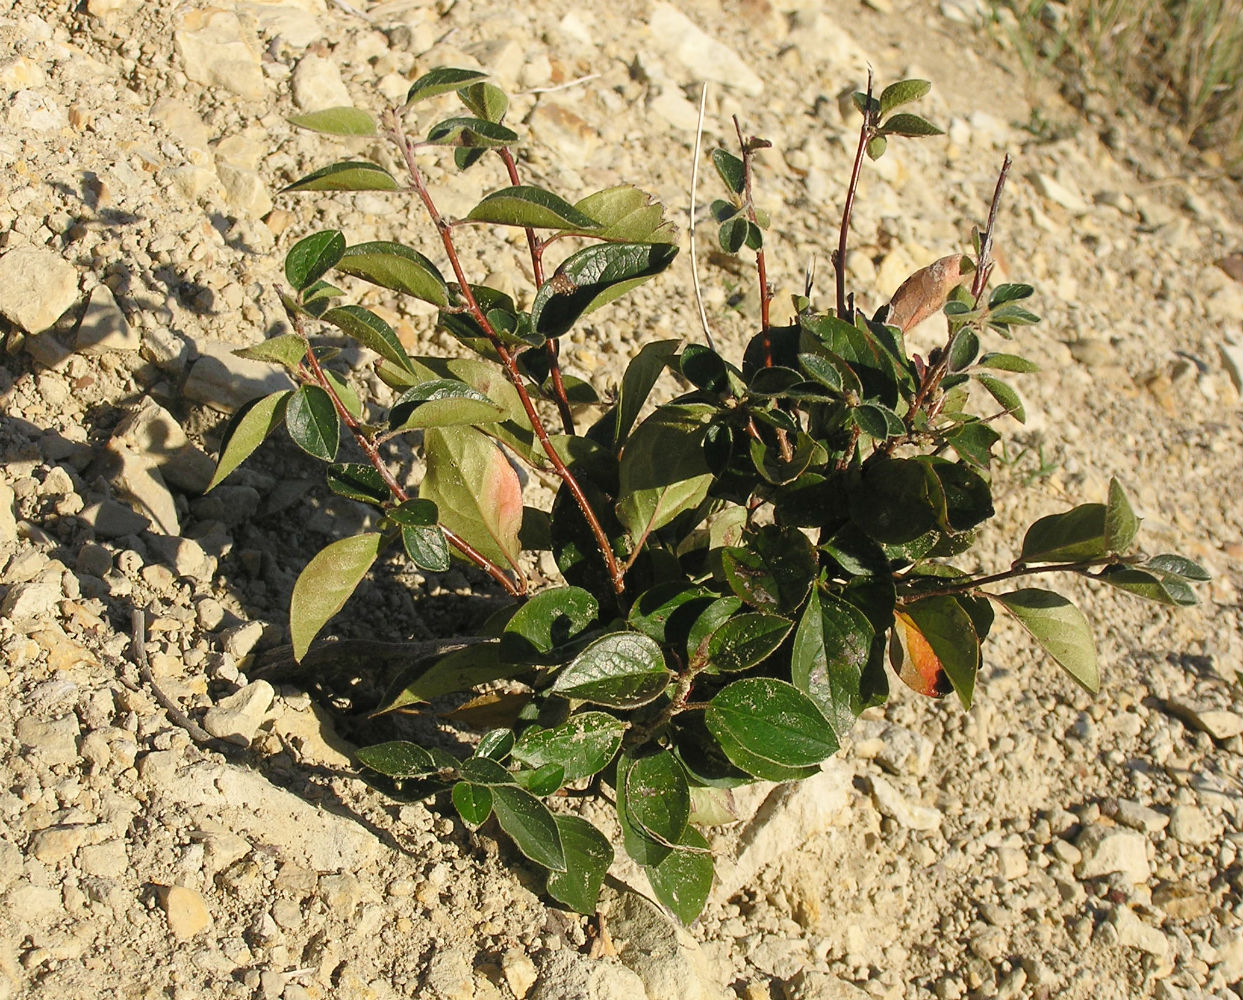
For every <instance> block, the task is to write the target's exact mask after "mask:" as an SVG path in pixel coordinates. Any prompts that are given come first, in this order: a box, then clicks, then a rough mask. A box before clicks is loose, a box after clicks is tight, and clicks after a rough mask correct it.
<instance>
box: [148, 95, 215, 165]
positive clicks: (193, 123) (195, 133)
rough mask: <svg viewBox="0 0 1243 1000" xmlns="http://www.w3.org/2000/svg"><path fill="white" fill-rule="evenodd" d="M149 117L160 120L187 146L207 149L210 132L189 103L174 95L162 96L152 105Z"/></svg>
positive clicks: (204, 150)
mask: <svg viewBox="0 0 1243 1000" xmlns="http://www.w3.org/2000/svg"><path fill="white" fill-rule="evenodd" d="M151 119H152V120H153V121H157V122H160V123H161V124H162V125H163V126H164V127H165V128H166V129H168V130H169V131H170V132H172V133H173V135H175V136H176V137H177V138H178V139H180V140H181V142H182V143H183V144H184V145H185V146H187V147H188V148H190V149H201V150H202V151H203V152H206V151H207V149H208V145H209V143H210V142H211V132H210V131H209V130H208V128H207V126H206V125H205V124H203V119H202V118H200V117H199V114H198V112H197V111H195V110H194V109H193V108H192V107H190V105H188V104H186V103H184V102H183V101H179V100H177V99H176V98H175V97H162V98H160V100H158V101H156V102H155V104H154V105H152V107H151Z"/></svg>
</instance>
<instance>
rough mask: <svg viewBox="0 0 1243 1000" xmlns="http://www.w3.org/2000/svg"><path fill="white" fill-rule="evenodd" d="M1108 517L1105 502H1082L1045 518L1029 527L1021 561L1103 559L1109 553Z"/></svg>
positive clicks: (1046, 561)
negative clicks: (1106, 535)
mask: <svg viewBox="0 0 1243 1000" xmlns="http://www.w3.org/2000/svg"><path fill="white" fill-rule="evenodd" d="M1105 520H1106V507H1105V505H1104V504H1103V503H1085V504H1080V505H1079V506H1078V507H1075V508H1074V509H1073V510H1068V511H1066V512H1065V513H1062V514H1050V515H1048V516H1047V517H1042V518H1040V520H1038V521H1036V522H1035V523H1034V524H1033V525H1032V526H1031V527H1030V528H1028V529H1027V534H1026V536H1024V538H1023V550H1022V551H1021V552H1020V553H1019V560H1020V561H1022V562H1025V563H1032V562H1043V563H1052V562H1078V561H1080V560H1082V559H1099V558H1101V557H1102V556H1104V555H1107V554H1108V552H1109V546H1108V544H1107V542H1106V541H1105Z"/></svg>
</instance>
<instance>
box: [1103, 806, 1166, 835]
mask: <svg viewBox="0 0 1243 1000" xmlns="http://www.w3.org/2000/svg"><path fill="white" fill-rule="evenodd" d="M1114 818H1115V819H1116V820H1117V821H1118V822H1119V823H1121V824H1122V825H1123V826H1129V827H1130V828H1131V829H1132V830H1139V831H1141V832H1142V833H1157V832H1158V831H1160V830H1164V829H1165V828H1166V826H1167V825H1168V824H1169V822H1170V818H1169V817H1168V816H1167V815H1165V813H1163V812H1158V811H1157V810H1156V809H1152V808H1150V807H1148V806H1146V805H1143V804H1142V803H1139V802H1132V801H1131V800H1130V799H1119V800H1118V814H1117V815H1116V816H1115V817H1114Z"/></svg>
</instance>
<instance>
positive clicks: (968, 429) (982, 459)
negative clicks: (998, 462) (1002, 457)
mask: <svg viewBox="0 0 1243 1000" xmlns="http://www.w3.org/2000/svg"><path fill="white" fill-rule="evenodd" d="M945 440H946V441H948V442H949V444H950V447H952V448H953V449H954V451H956V452H958V457H959V458H961V459H962V460H963V461H964V462H970V463H971V464H972V465H975V466H979V467H980V468H987V467H988V463H989V462H990V461H991V460H992V448H993V445H995V444H996V443H997V442H998V441H1000V440H1001V435H1000V434H998V433H997V432H996V431H995V430H993V429H992V427H990V426H989V425H988V424H986V423H984V422H983V421H981V420H969V421H967V422H966V423H964V424H963V425H962V426H961V427H956V428H954V429H953V430H952V431H947V432H946V434H945Z"/></svg>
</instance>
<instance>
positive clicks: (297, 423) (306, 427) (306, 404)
mask: <svg viewBox="0 0 1243 1000" xmlns="http://www.w3.org/2000/svg"><path fill="white" fill-rule="evenodd" d="M285 428H286V429H287V430H288V431H289V436H290V437H291V438H293V441H294V444H296V445H297V446H298V447H299V448H301V449H302V450H303V451H305V452H306V453H307V454H308V455H310V456H311V457H312V458H318V459H320V460H322V461H324V462H331V461H333V460H334V459H336V457H337V448H338V447H340V444H341V421H340V418H339V417H338V416H337V407H336V404H334V403H333V401H332V397H331V396H329V395H328V392H327V391H326V390H325V389H323V388H322V387H320V386H318V385H303V386H299V387H298V389H297V390H295V392H294V394H293V395H292V396H291V397H290V399H289V403H288V405H287V406H286V407H285Z"/></svg>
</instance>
